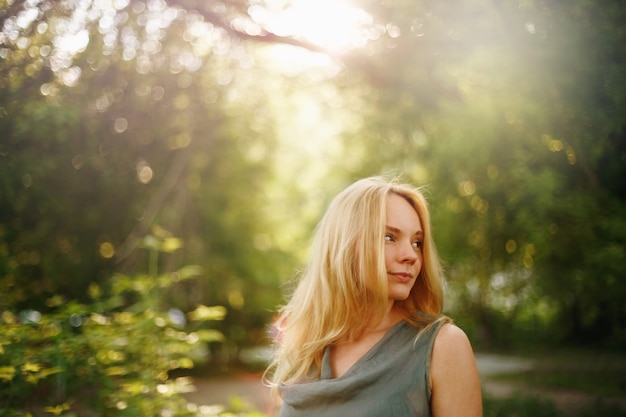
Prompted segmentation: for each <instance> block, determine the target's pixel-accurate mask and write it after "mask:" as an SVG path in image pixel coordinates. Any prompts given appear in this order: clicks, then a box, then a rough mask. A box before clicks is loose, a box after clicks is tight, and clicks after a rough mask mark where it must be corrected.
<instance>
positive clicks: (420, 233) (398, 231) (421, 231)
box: [385, 225, 424, 236]
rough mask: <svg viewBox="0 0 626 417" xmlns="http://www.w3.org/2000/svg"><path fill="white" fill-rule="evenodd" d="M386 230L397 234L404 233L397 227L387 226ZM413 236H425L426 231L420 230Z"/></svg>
mask: <svg viewBox="0 0 626 417" xmlns="http://www.w3.org/2000/svg"><path fill="white" fill-rule="evenodd" d="M385 229H387V230H389V231H390V232H393V233H396V234H401V233H402V230H400V229H398V228H397V227H393V226H389V225H385ZM413 236H424V231H423V230H421V229H420V230H418V231H417V232H415V233H413Z"/></svg>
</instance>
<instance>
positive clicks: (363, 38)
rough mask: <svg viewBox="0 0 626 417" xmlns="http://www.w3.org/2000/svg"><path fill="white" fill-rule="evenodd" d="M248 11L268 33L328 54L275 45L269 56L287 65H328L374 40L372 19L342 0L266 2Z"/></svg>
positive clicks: (374, 33) (374, 31)
mask: <svg viewBox="0 0 626 417" xmlns="http://www.w3.org/2000/svg"><path fill="white" fill-rule="evenodd" d="M248 12H249V13H250V16H251V17H252V19H253V20H254V21H255V22H256V23H258V24H259V25H261V26H263V27H264V28H265V29H267V30H268V31H270V32H272V33H274V34H276V35H279V36H291V37H294V38H297V39H301V40H303V41H306V42H309V43H311V44H313V45H316V46H318V47H320V48H322V49H323V50H325V51H327V52H328V54H327V56H321V55H322V54H312V53H311V52H310V51H307V50H303V49H302V48H296V47H292V46H285V45H275V46H274V51H273V52H272V57H273V58H274V59H276V60H277V61H279V62H280V63H281V64H287V66H289V65H295V66H301V65H302V64H304V65H327V64H329V63H330V55H337V54H342V53H345V52H347V51H349V50H350V49H354V48H359V47H363V46H365V45H366V43H367V42H368V41H369V40H371V39H374V38H376V37H377V35H376V33H377V31H376V29H375V28H374V24H373V18H372V16H370V15H369V14H368V13H366V12H365V11H363V10H361V9H359V8H358V7H355V6H353V5H350V4H349V3H348V2H346V1H342V0H316V1H312V0H293V1H292V2H291V3H289V5H287V6H286V4H285V2H284V1H281V0H268V2H267V3H266V5H265V7H263V8H262V7H260V6H256V7H254V6H253V7H251V8H250V9H249V10H248ZM379 35H380V34H379ZM316 55H317V56H316Z"/></svg>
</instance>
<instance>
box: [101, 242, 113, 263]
mask: <svg viewBox="0 0 626 417" xmlns="http://www.w3.org/2000/svg"><path fill="white" fill-rule="evenodd" d="M99 252H100V256H102V257H103V258H105V259H110V258H112V257H113V256H114V255H115V247H114V246H113V244H112V243H111V242H104V243H102V244H101V245H100V249H99Z"/></svg>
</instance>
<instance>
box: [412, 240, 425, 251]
mask: <svg viewBox="0 0 626 417" xmlns="http://www.w3.org/2000/svg"><path fill="white" fill-rule="evenodd" d="M412 245H413V248H415V249H422V246H424V242H422V241H421V240H416V241H415V242H413V243H412Z"/></svg>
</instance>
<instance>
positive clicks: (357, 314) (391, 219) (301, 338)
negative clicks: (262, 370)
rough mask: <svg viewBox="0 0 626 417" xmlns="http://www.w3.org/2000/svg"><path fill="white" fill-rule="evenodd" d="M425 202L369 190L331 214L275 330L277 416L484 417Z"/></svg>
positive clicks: (381, 188) (369, 184) (362, 188)
mask: <svg viewBox="0 0 626 417" xmlns="http://www.w3.org/2000/svg"><path fill="white" fill-rule="evenodd" d="M442 285H443V284H442V272H441V267H440V263H439V259H438V256H437V252H436V250H435V246H434V243H433V240H432V234H431V230H430V217H429V212H428V208H427V204H426V200H425V199H424V197H423V195H422V194H421V193H420V192H419V191H418V190H415V189H413V188H411V187H409V186H407V185H401V184H398V183H396V182H395V181H392V182H387V181H385V180H383V179H381V178H377V177H376V178H367V179H363V180H360V181H357V182H356V183H354V184H352V185H351V186H349V187H348V188H347V189H345V190H344V191H343V192H341V193H340V194H339V195H338V196H337V197H335V199H334V200H333V201H332V203H331V204H330V206H329V208H328V210H327V212H326V214H325V215H324V217H323V218H322V220H321V222H320V224H319V225H318V228H317V231H316V235H315V240H314V244H313V251H312V257H311V261H310V263H309V266H308V268H307V269H306V271H305V272H304V274H303V276H302V277H301V280H300V281H299V283H298V285H297V287H296V289H295V291H294V293H293V295H292V297H291V299H290V301H289V303H288V304H287V305H286V306H285V307H284V308H283V309H282V311H281V316H280V317H281V318H280V320H279V323H278V325H277V326H278V327H279V329H278V336H277V342H276V343H277V351H276V356H275V360H274V362H273V364H272V366H271V367H270V370H271V374H272V376H271V385H272V387H273V388H274V390H275V392H276V393H277V394H278V395H279V396H280V397H282V405H281V411H280V415H281V416H284V417H291V416H316V417H319V416H321V417H324V416H341V417H349V416H359V417H361V416H376V417H385V416H434V417H445V416H468V417H473V416H481V415H482V400H481V391H480V381H479V377H478V372H477V370H476V363H475V360H474V355H473V352H472V348H471V345H470V343H469V341H468V338H467V336H466V335H465V333H464V332H463V331H462V330H461V329H459V328H458V327H456V326H455V325H454V324H452V323H451V320H450V319H448V318H446V317H444V316H442V306H443V289H442Z"/></svg>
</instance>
